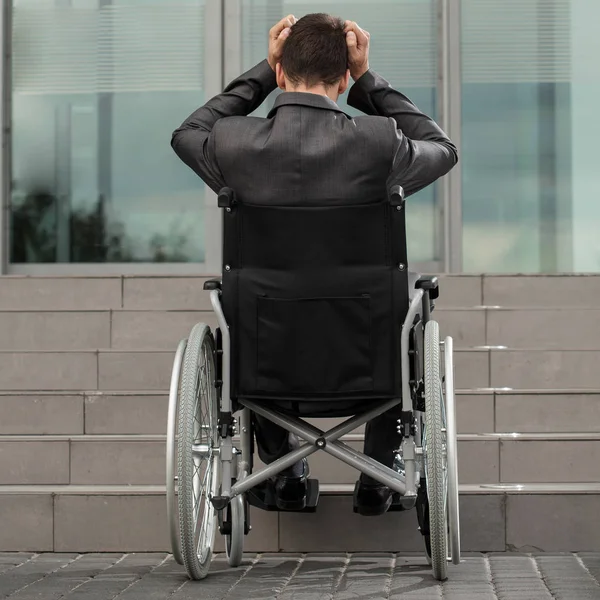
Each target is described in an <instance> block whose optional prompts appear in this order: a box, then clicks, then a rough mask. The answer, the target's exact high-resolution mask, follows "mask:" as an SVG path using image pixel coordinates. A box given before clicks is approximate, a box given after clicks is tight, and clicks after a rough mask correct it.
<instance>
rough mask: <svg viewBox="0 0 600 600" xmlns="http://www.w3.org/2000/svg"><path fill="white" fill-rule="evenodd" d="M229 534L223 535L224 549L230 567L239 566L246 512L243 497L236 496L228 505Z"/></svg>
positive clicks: (242, 550) (242, 549) (241, 555)
mask: <svg viewBox="0 0 600 600" xmlns="http://www.w3.org/2000/svg"><path fill="white" fill-rule="evenodd" d="M228 511H229V517H230V519H229V520H230V522H231V534H230V535H226V536H225V550H226V552H227V560H228V562H229V566H230V567H239V566H240V565H241V564H242V558H243V555H244V526H245V522H246V514H245V510H244V497H243V496H241V495H240V496H236V497H235V498H233V500H231V502H230V503H229V506H228Z"/></svg>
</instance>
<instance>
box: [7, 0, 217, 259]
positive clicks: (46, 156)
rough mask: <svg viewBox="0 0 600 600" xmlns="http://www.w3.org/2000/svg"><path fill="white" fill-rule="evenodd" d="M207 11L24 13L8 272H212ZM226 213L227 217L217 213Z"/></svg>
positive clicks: (120, 0) (123, 8) (154, 2)
mask: <svg viewBox="0 0 600 600" xmlns="http://www.w3.org/2000/svg"><path fill="white" fill-rule="evenodd" d="M204 5H205V2H204V0H178V2H177V7H176V10H174V9H173V8H174V7H173V5H172V2H171V0H13V10H12V13H13V14H12V160H11V162H12V181H11V184H12V185H11V188H12V193H11V243H10V246H11V262H13V263H69V262H77V263H102V262H188V261H192V262H203V261H204V259H205V252H206V248H205V235H204V223H205V220H206V214H205V209H204V189H205V188H204V184H203V183H202V182H201V180H199V179H198V178H197V176H196V175H195V174H194V173H192V171H190V170H189V169H188V168H187V167H186V166H185V165H183V163H181V162H180V161H179V159H178V158H177V157H176V156H175V154H174V152H173V151H172V150H171V148H170V144H169V142H170V136H171V133H172V131H173V130H174V129H175V128H176V127H178V126H179V124H180V123H181V122H182V121H183V119H184V118H185V117H187V116H188V115H189V114H190V113H191V112H192V111H193V110H195V109H196V108H197V107H198V106H199V105H201V104H202V103H203V102H204V101H205V100H206V97H205V88H206V77H205V73H204V58H205V43H204V27H205V24H204V17H205V10H204V8H205V6H204ZM215 210H216V208H215Z"/></svg>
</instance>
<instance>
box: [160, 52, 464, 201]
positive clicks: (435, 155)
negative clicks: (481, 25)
mask: <svg viewBox="0 0 600 600" xmlns="http://www.w3.org/2000/svg"><path fill="white" fill-rule="evenodd" d="M276 87H277V84H276V81H275V73H274V72H273V70H272V69H271V68H270V66H269V64H268V63H267V61H266V60H265V61H263V62H261V63H259V64H258V65H256V66H255V67H254V68H252V69H250V71H248V72H247V73H245V74H244V75H242V76H240V77H239V78H238V79H236V80H235V81H233V82H232V83H231V84H230V85H229V86H228V87H227V88H226V89H225V91H224V92H223V93H222V94H219V95H218V96H216V97H214V98H213V99H212V100H210V101H209V102H207V103H206V104H205V105H204V106H203V107H202V108H199V109H198V110H197V111H195V112H194V113H193V114H192V115H191V116H190V117H188V118H187V119H186V120H185V121H184V122H183V124H182V125H181V127H180V128H179V129H177V130H176V131H175V132H174V133H173V138H172V146H173V149H174V150H175V152H176V153H177V154H178V156H179V157H180V158H181V159H182V160H183V161H184V162H185V163H186V164H187V165H188V166H189V167H190V168H192V169H193V170H194V171H195V172H196V173H197V174H198V175H199V176H200V177H201V178H202V179H203V180H204V181H205V182H206V183H207V184H208V185H209V186H210V187H211V188H212V189H213V190H214V191H215V192H218V191H219V190H220V189H221V188H223V187H225V186H228V187H230V188H232V189H234V190H235V192H236V193H237V194H238V195H239V196H240V199H242V200H243V201H244V202H246V203H252V204H261V205H263V204H276V205H298V204H300V205H317V204H327V203H335V204H345V203H351V204H362V203H365V202H369V201H375V200H381V199H382V198H384V197H385V195H386V190H387V189H388V188H389V186H390V185H395V184H400V185H401V186H402V187H403V188H404V190H405V192H406V195H407V196H408V195H410V194H414V193H415V192H417V191H418V190H420V189H422V188H424V187H425V186H427V185H429V184H430V183H432V182H434V181H435V180H436V179H438V178H439V177H441V176H442V175H445V174H446V173H447V172H448V171H450V169H451V168H452V167H453V166H454V165H455V164H456V162H457V153H456V148H455V146H454V145H453V144H452V142H451V141H450V140H449V139H448V137H447V136H446V135H445V134H444V132H443V131H442V130H441V129H440V127H438V125H436V123H435V122H434V121H433V120H432V119H430V118H429V117H427V116H426V115H424V114H423V113H421V112H420V111H419V110H418V109H417V107H416V106H415V105H414V104H413V103H412V102H411V101H410V100H409V99H408V98H406V96H404V95H403V94H401V93H400V92H398V91H396V90H394V89H393V88H392V87H390V85H389V84H388V82H387V81H386V80H385V79H383V78H382V77H380V76H379V75H377V74H376V73H375V72H373V71H368V72H367V73H365V75H363V76H362V77H361V78H360V79H359V80H358V81H357V82H356V83H355V84H354V85H353V86H352V88H351V90H350V93H349V97H348V104H349V105H350V106H352V107H354V108H357V109H359V110H361V111H362V112H363V113H366V115H368V116H361V117H358V118H351V117H350V116H348V115H346V114H345V113H344V112H343V111H342V110H341V109H340V108H339V107H338V106H337V104H336V103H335V102H333V101H332V100H330V99H329V98H327V97H325V96H320V95H317V94H310V93H299V92H285V93H283V94H281V95H280V96H279V97H278V98H277V100H276V102H275V105H274V107H273V109H272V110H271V112H270V113H269V115H268V117H267V118H266V119H264V118H258V117H248V116H247V115H249V114H250V113H251V112H252V111H254V110H255V109H256V108H258V107H259V106H260V105H261V103H262V102H263V101H264V100H265V98H267V96H268V95H269V94H270V93H271V92H272V91H274V90H275V89H276Z"/></svg>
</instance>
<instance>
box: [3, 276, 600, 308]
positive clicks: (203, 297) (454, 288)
mask: <svg viewBox="0 0 600 600" xmlns="http://www.w3.org/2000/svg"><path fill="white" fill-rule="evenodd" d="M206 279H207V277H205V276H199V275H187V276H168V275H166V276H161V275H157V276H128V275H124V276H112V277H111V276H97V277H96V276H85V277H82V276H55V277H39V276H35V277H31V276H3V278H2V288H1V289H0V311H6V310H18V311H22V310H32V311H38V310H39V311H48V310H50V311H62V310H74V311H82V310H100V311H103V310H110V309H117V310H118V309H126V310H186V311H196V310H210V300H209V295H208V294H207V293H206V292H204V291H203V289H202V286H203V284H204V281H205V280H206ZM440 292H441V297H440V301H439V303H438V305H439V306H440V307H444V308H462V307H472V306H482V305H485V306H503V307H521V308H523V307H525V308H526V307H538V308H540V307H556V308H575V307H577V308H596V298H597V297H598V295H599V294H600V276H599V275H525V276H524V275H443V276H440Z"/></svg>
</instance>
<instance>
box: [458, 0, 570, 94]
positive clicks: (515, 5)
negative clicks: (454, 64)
mask: <svg viewBox="0 0 600 600" xmlns="http://www.w3.org/2000/svg"><path fill="white" fill-rule="evenodd" d="M573 1H575V2H577V1H579V0H462V3H461V21H462V40H461V42H462V79H463V82H464V83H520V82H528V83H561V82H569V81H570V78H571V23H570V10H571V2H573Z"/></svg>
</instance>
